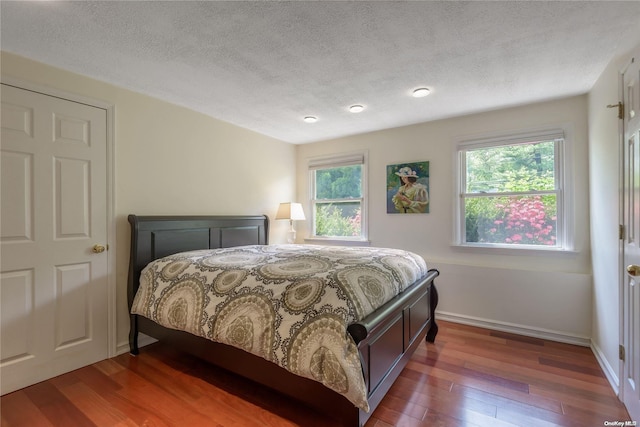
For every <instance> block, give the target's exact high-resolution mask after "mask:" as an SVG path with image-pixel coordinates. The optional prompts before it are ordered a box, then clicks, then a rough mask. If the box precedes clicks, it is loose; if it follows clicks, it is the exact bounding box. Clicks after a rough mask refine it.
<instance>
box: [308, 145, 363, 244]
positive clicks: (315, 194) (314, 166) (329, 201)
mask: <svg viewBox="0 0 640 427" xmlns="http://www.w3.org/2000/svg"><path fill="white" fill-rule="evenodd" d="M365 158H366V155H365V154H363V153H358V154H352V155H345V156H339V157H330V158H317V159H312V160H311V161H309V175H310V183H311V191H310V194H311V205H312V206H311V212H312V222H313V233H312V234H313V236H312V237H313V238H322V239H338V240H366V236H367V232H366V231H367V227H366V204H365V194H366V173H365Z"/></svg>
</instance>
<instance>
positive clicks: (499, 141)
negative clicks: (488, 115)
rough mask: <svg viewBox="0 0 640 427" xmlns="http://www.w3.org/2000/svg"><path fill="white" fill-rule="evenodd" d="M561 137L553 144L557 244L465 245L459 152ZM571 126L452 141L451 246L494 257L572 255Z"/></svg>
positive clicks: (563, 125)
mask: <svg viewBox="0 0 640 427" xmlns="http://www.w3.org/2000/svg"><path fill="white" fill-rule="evenodd" d="M559 136H561V137H562V138H563V143H561V144H558V145H556V152H555V162H556V172H557V173H556V188H557V189H558V191H559V193H558V216H557V222H558V224H559V225H560V226H559V227H558V228H559V230H560V231H559V235H558V236H557V238H558V240H560V241H561V242H562V244H561V245H558V246H553V247H547V246H537V245H514V244H497V243H467V242H465V241H464V236H465V235H464V233H465V218H464V209H463V207H464V206H463V201H464V197H463V194H464V192H465V190H466V186H465V184H466V182H465V178H466V172H465V171H466V168H465V159H464V158H463V151H462V150H466V149H469V148H483V147H495V146H499V145H511V144H514V143H519V142H520V143H526V142H531V141H536V140H538V141H544V140H549V139H551V140H552V139H556V138H557V137H559ZM573 139H574V132H573V126H572V125H571V124H568V123H563V124H559V125H555V126H551V127H545V128H539V129H530V130H526V131H514V132H501V133H494V134H485V135H475V136H467V137H461V138H458V139H457V140H456V143H455V144H454V151H453V163H454V167H453V170H454V171H455V175H456V186H455V190H454V191H455V195H454V198H453V200H454V202H453V204H454V206H453V209H454V218H455V221H454V224H453V227H454V229H453V236H454V241H453V243H452V246H453V247H458V248H464V249H465V250H478V251H482V252H487V251H490V252H492V253H495V254H499V255H504V254H513V251H514V250H516V251H517V253H518V254H522V255H528V254H533V255H535V254H544V253H553V254H558V253H571V254H573V253H575V216H574V198H573Z"/></svg>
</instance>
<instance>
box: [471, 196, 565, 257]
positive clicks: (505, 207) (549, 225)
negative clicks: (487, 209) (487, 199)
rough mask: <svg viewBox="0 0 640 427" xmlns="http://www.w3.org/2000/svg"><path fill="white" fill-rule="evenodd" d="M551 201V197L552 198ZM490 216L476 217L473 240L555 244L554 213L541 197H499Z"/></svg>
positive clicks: (521, 243) (522, 243)
mask: <svg viewBox="0 0 640 427" xmlns="http://www.w3.org/2000/svg"><path fill="white" fill-rule="evenodd" d="M554 200H555V199H554ZM494 202H495V204H493V208H494V209H492V215H491V216H485V217H484V218H477V221H478V225H477V229H476V232H477V240H476V241H477V242H482V243H507V244H520V245H546V246H553V245H555V244H556V219H557V218H556V216H555V212H550V211H555V209H553V208H549V206H548V205H547V206H545V203H544V202H543V200H542V196H528V197H501V198H499V199H498V200H494Z"/></svg>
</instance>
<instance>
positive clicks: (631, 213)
mask: <svg viewBox="0 0 640 427" xmlns="http://www.w3.org/2000/svg"><path fill="white" fill-rule="evenodd" d="M639 63H640V58H635V59H634V60H633V62H632V63H631V65H630V66H629V67H628V68H627V69H626V70H625V72H624V75H623V79H622V80H623V93H624V106H625V111H624V121H623V127H624V144H625V153H624V154H623V155H624V156H625V158H624V165H625V167H624V180H623V185H624V191H623V198H624V214H623V215H624V221H625V229H626V230H627V232H626V236H625V241H624V248H623V250H624V265H625V267H627V271H625V272H624V276H623V277H624V279H623V292H622V300H623V302H622V308H623V313H622V317H623V322H622V323H623V346H624V349H625V353H626V354H625V360H624V368H623V375H622V381H621V382H622V384H621V393H622V398H623V401H624V403H625V406H626V407H627V410H628V411H629V414H630V415H631V419H632V420H640V323H639V322H640V271H638V272H636V271H635V270H634V268H633V266H640V242H639V241H638V232H639V231H640V114H638V113H640V108H639V105H638V102H639V101H640V92H639V87H640V85H639V84H638V80H639V78H640V67H639Z"/></svg>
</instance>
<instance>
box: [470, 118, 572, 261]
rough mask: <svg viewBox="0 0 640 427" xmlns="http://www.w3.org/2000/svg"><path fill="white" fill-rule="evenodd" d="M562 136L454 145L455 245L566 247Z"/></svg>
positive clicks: (557, 133) (547, 134) (549, 134)
mask: <svg viewBox="0 0 640 427" xmlns="http://www.w3.org/2000/svg"><path fill="white" fill-rule="evenodd" d="M563 135H564V134H563V132H562V131H561V130H559V131H551V132H542V133H539V134H536V135H528V136H524V135H522V136H514V137H512V138H506V139H505V138H501V139H499V140H494V141H487V140H484V141H471V142H463V143H461V144H460V145H459V147H458V153H459V160H460V172H461V174H460V178H461V179H460V184H461V185H460V187H459V188H460V197H459V200H460V203H459V209H460V210H459V212H460V225H459V227H460V236H459V241H460V243H462V244H465V245H473V246H508V247H528V248H548V249H567V245H568V243H569V242H568V240H567V239H566V238H565V237H566V234H565V231H566V230H565V229H564V220H563V218H564V216H563V213H564V210H565V204H564V200H565V197H564V193H563V189H564V185H563V182H564V181H563V175H564V173H563V162H562V159H563V155H562V154H563V152H564V136H563Z"/></svg>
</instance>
